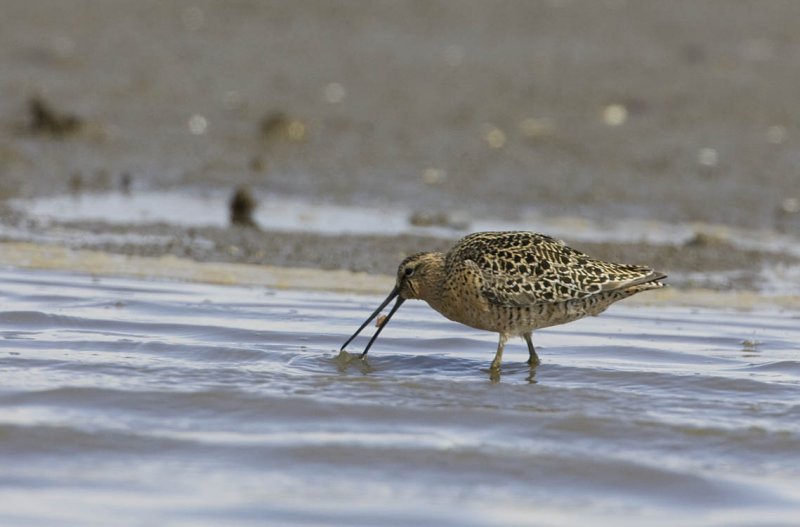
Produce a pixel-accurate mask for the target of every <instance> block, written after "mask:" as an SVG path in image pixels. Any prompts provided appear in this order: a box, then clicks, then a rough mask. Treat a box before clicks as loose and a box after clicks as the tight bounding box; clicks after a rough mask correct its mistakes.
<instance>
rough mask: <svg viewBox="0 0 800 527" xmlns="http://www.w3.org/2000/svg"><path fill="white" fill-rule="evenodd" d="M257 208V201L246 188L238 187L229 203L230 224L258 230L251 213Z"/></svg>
mask: <svg viewBox="0 0 800 527" xmlns="http://www.w3.org/2000/svg"><path fill="white" fill-rule="evenodd" d="M256 207H258V201H257V200H256V198H255V197H254V196H253V193H252V192H250V189H248V188H247V187H239V188H237V189H236V191H235V192H234V193H233V196H231V200H230V203H229V208H230V220H231V224H232V225H235V226H238V227H253V228H258V224H257V223H256V220H255V219H254V218H253V212H255V210H256Z"/></svg>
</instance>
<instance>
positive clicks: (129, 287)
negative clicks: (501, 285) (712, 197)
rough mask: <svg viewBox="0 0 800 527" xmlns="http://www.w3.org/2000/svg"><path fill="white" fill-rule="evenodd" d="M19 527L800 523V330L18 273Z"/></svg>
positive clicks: (5, 443)
mask: <svg viewBox="0 0 800 527" xmlns="http://www.w3.org/2000/svg"><path fill="white" fill-rule="evenodd" d="M0 283H1V284H2V287H0V379H2V382H0V458H2V460H0V462H2V466H3V471H2V474H0V523H2V524H3V525H33V526H38V525H42V526H44V525H52V524H53V523H54V522H55V523H59V524H80V525H107V524H114V525H142V524H148V523H151V524H153V523H155V524H159V525H209V526H211V525H220V524H225V525H262V524H270V525H281V524H296V523H301V524H337V525H344V524H346V525H375V524H380V525H408V524H436V525H528V524H531V523H540V524H552V525H574V524H578V523H594V524H596V523H597V522H598V521H601V520H602V521H608V522H611V521H613V522H616V524H619V525H641V524H642V523H643V522H646V523H647V524H648V525H673V524H676V523H678V524H681V523H687V522H689V523H691V524H693V525H729V524H731V522H738V523H739V524H747V523H755V522H759V523H771V524H776V525H792V524H793V523H794V522H795V521H796V518H797V514H800V484H798V483H797V482H798V481H800V460H798V457H797V452H798V451H800V424H799V423H800V349H799V348H798V345H797V342H800V324H798V322H800V318H798V315H797V314H796V313H792V312H779V311H757V312H752V311H747V312H745V311H734V310H708V309H689V308H676V307H668V306H664V307H653V308H641V307H637V308H635V309H634V308H631V307H626V306H625V304H624V303H622V304H619V305H616V306H614V307H612V308H611V309H610V310H609V312H607V313H606V314H604V315H602V316H601V317H598V318H592V319H585V320H582V321H578V322H576V323H573V324H570V325H566V326H560V327H556V328H551V329H547V330H543V331H540V332H537V334H536V335H535V342H536V343H537V346H538V348H539V351H540V356H541V357H542V359H543V364H542V365H541V366H540V367H539V368H537V369H536V370H535V371H532V370H530V368H528V367H527V366H526V365H525V364H524V362H523V361H524V360H525V358H526V356H527V351H526V349H525V346H524V344H523V343H522V342H516V343H514V342H512V343H510V344H509V346H508V347H507V352H506V357H505V365H504V368H503V373H502V376H501V378H500V379H499V382H492V381H491V380H490V378H489V372H488V365H489V362H490V360H491V358H492V356H493V353H494V348H495V345H496V340H495V336H494V335H491V334H488V333H483V332H478V331H474V330H471V329H469V328H465V327H463V326H460V325H457V324H454V323H452V322H449V321H447V320H444V319H443V318H441V317H440V316H439V315H437V314H435V313H434V312H433V311H431V310H430V309H429V308H428V307H427V306H425V305H423V304H421V303H414V302H408V303H406V304H405V305H404V306H403V309H402V310H401V311H400V312H399V313H398V315H397V316H396V317H395V319H393V321H392V323H391V325H390V326H389V327H388V328H387V329H386V331H385V332H384V333H383V335H382V337H381V339H380V340H379V341H378V342H377V344H376V345H375V347H374V348H373V350H372V351H371V352H370V358H369V359H368V361H367V362H364V361H361V360H358V359H355V360H353V354H354V353H356V352H357V351H358V350H359V349H360V347H361V346H363V345H364V343H365V342H366V340H365V339H366V338H368V335H367V336H365V337H363V338H359V339H358V340H357V341H356V342H355V343H354V344H353V348H352V350H351V352H352V353H349V354H340V353H339V352H338V347H339V346H340V345H341V343H342V342H343V341H344V340H345V339H346V337H347V336H349V334H350V333H351V332H352V331H353V330H354V329H355V328H356V327H357V326H358V324H360V322H361V321H362V320H363V318H364V317H366V316H367V314H368V313H369V312H370V311H371V309H372V308H373V307H374V306H375V305H377V303H378V302H379V301H380V299H379V298H375V297H361V296H356V295H339V294H332V293H318V292H314V293H310V292H300V291H274V290H267V289H261V288H244V287H221V286H208V285H202V284H187V283H176V282H147V281H137V280H127V279H110V278H102V277H101V278H97V277H95V278H92V277H88V276H82V275H70V274H58V273H52V272H32V271H19V270H13V269H8V270H4V271H0Z"/></svg>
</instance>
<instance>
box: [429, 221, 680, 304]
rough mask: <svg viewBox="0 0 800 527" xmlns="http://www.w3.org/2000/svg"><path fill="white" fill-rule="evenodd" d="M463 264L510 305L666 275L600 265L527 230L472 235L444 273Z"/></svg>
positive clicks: (490, 296) (497, 300)
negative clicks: (475, 270) (474, 267)
mask: <svg viewBox="0 0 800 527" xmlns="http://www.w3.org/2000/svg"><path fill="white" fill-rule="evenodd" d="M467 261H471V262H474V263H475V265H477V267H478V269H479V270H480V272H481V274H482V278H483V286H482V294H483V295H484V297H485V298H486V299H487V300H488V301H489V302H491V303H492V304H496V305H502V306H509V307H524V306H531V305H536V304H542V303H556V302H565V301H568V300H574V299H580V298H585V297H588V296H590V295H593V294H596V293H600V292H604V291H613V290H617V289H625V288H628V287H632V286H636V285H638V284H643V283H646V282H654V281H657V280H659V279H661V278H663V277H664V276H665V275H663V274H662V273H658V272H655V271H653V270H652V269H650V268H648V267H643V266H639V265H627V264H616V263H611V262H604V261H602V260H598V259H596V258H592V257H590V256H588V255H586V254H584V253H582V252H580V251H577V250H575V249H572V248H571V247H567V246H566V245H564V243H563V242H561V241H559V240H556V239H554V238H551V237H550V236H545V235H543V234H537V233H533V232H525V231H510V232H478V233H474V234H470V235H469V236H466V237H465V238H463V239H462V240H461V241H460V242H459V243H458V244H456V245H455V246H454V247H453V248H452V249H451V250H450V251H449V252H448V253H447V255H446V260H445V269H456V268H459V267H461V266H460V265H457V264H458V262H467Z"/></svg>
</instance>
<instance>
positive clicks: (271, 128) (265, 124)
mask: <svg viewBox="0 0 800 527" xmlns="http://www.w3.org/2000/svg"><path fill="white" fill-rule="evenodd" d="M288 125H289V118H288V117H287V116H286V114H285V113H283V112H269V113H267V114H266V115H264V117H262V118H261V122H260V123H259V130H260V131H261V137H263V138H264V139H271V138H273V137H276V136H278V135H280V134H282V133H283V132H284V130H285V129H286V127H287V126H288Z"/></svg>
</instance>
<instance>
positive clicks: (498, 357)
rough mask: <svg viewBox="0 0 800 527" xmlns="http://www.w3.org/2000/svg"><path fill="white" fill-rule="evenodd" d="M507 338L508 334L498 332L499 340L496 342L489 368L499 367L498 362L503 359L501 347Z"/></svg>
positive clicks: (497, 368) (495, 368) (496, 368)
mask: <svg viewBox="0 0 800 527" xmlns="http://www.w3.org/2000/svg"><path fill="white" fill-rule="evenodd" d="M507 340H508V335H506V334H505V333H500V342H498V343H497V353H495V354H494V360H493V361H492V367H491V369H493V370H499V369H500V362H501V361H502V360H503V348H505V346H506V341H507Z"/></svg>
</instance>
